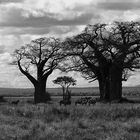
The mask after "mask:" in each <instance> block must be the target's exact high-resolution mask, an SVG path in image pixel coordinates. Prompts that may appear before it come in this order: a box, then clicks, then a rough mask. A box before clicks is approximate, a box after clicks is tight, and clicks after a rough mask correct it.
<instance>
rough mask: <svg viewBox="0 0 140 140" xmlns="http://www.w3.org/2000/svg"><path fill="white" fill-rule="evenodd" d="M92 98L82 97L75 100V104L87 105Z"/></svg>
mask: <svg viewBox="0 0 140 140" xmlns="http://www.w3.org/2000/svg"><path fill="white" fill-rule="evenodd" d="M90 99H91V97H84V98H80V99H78V100H76V101H75V105H77V104H81V105H86V104H87V103H88V101H89V100H90Z"/></svg>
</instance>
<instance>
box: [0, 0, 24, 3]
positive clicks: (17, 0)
mask: <svg viewBox="0 0 140 140" xmlns="http://www.w3.org/2000/svg"><path fill="white" fill-rule="evenodd" d="M23 1H24V0H0V4H7V3H21V2H23Z"/></svg>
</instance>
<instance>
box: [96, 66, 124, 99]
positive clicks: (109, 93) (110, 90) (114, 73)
mask: <svg viewBox="0 0 140 140" xmlns="http://www.w3.org/2000/svg"><path fill="white" fill-rule="evenodd" d="M98 82H99V90H100V100H102V101H113V100H118V101H119V100H120V99H121V98H122V69H121V68H119V67H117V66H116V65H111V66H110V67H109V71H108V73H103V74H102V75H100V78H98Z"/></svg>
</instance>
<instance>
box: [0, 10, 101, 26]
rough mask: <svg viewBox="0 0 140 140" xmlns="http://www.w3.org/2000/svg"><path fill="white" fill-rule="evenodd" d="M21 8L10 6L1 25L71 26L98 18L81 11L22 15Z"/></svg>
mask: <svg viewBox="0 0 140 140" xmlns="http://www.w3.org/2000/svg"><path fill="white" fill-rule="evenodd" d="M24 12H25V11H24V10H23V9H19V8H17V9H15V8H11V10H9V11H8V12H7V13H6V14H5V17H3V21H1V22H0V26H1V27H20V28H21V27H32V28H33V27H35V28H38V27H47V26H58V25H59V26H66V25H67V26H72V25H85V24H88V23H89V22H90V20H91V19H92V18H93V17H94V18H99V16H98V15H94V14H93V13H81V14H79V15H78V14H75V15H74V16H73V17H70V18H69V16H67V17H61V15H60V14H58V15H57V14H53V13H44V14H42V15H40V16H34V15H33V14H31V13H30V14H29V15H28V16H27V17H26V16H24ZM60 17H61V19H59V18H60Z"/></svg>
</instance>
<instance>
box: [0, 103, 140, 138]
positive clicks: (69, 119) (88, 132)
mask: <svg viewBox="0 0 140 140" xmlns="http://www.w3.org/2000/svg"><path fill="white" fill-rule="evenodd" d="M139 118H140V105H139V104H135V105H132V104H123V105H122V104H111V105H109V104H101V103H97V104H96V105H95V106H90V107H87V106H74V105H72V106H67V107H60V106H59V105H56V104H53V105H46V104H38V105H29V104H21V105H18V106H10V105H1V106H0V130H1V132H3V133H0V138H1V139H3V140H7V139H17V140H45V139H49V140H56V139H57V140H93V139H95V140H122V139H126V140H129V139H135V140H139V139H140V133H139V132H140V123H139Z"/></svg>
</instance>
